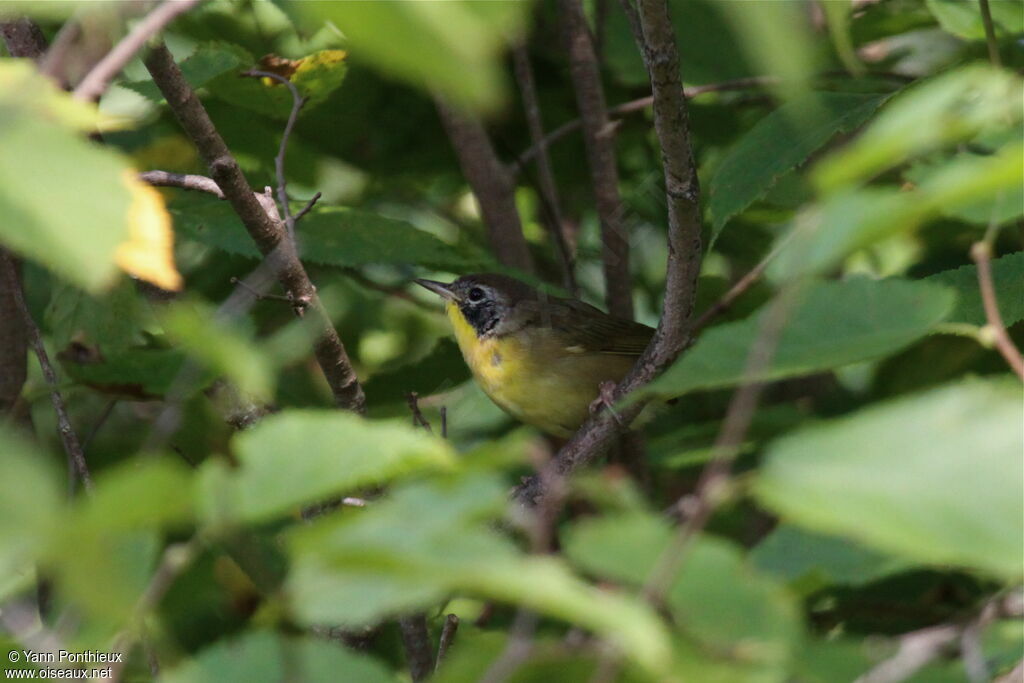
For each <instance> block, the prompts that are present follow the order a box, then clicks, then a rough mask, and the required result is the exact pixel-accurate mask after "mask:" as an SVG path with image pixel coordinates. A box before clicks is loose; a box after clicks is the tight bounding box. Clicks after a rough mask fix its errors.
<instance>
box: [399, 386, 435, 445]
mask: <svg viewBox="0 0 1024 683" xmlns="http://www.w3.org/2000/svg"><path fill="white" fill-rule="evenodd" d="M405 402H406V404H408V406H409V412H411V413H412V426H413V427H423V428H424V429H426V430H427V432H428V433H430V434H433V433H434V430H433V429H432V428H431V426H430V423H429V422H427V418H425V417H423V413H422V412H420V397H419V394H417V393H416V392H415V391H410V392H409V393H408V394H406V395H405Z"/></svg>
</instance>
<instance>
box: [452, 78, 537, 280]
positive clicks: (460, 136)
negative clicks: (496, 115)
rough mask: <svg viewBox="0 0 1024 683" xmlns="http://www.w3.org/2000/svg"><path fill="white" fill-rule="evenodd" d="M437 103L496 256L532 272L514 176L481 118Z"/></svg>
mask: <svg viewBox="0 0 1024 683" xmlns="http://www.w3.org/2000/svg"><path fill="white" fill-rule="evenodd" d="M436 103H437V112H438V114H439V115H440V117H441V123H442V124H443V125H444V128H445V131H446V132H447V133H448V139H449V140H451V143H452V147H453V148H454V149H455V155H456V156H457V157H458V159H459V166H460V167H461V168H462V173H463V175H465V176H466V180H467V181H468V182H469V186H470V188H471V189H472V190H473V194H474V195H476V199H477V201H478V202H479V203H480V212H481V213H482V214H483V218H484V223H485V224H486V225H487V234H488V238H489V239H490V243H491V248H492V249H493V250H494V255H495V256H496V257H497V258H498V261H499V262H500V263H501V264H502V265H505V266H510V267H513V268H519V269H520V270H524V271H527V272H532V271H533V258H532V257H531V256H530V249H529V246H528V245H527V244H526V238H525V237H523V226H522V223H520V221H519V211H518V210H517V209H516V201H515V183H514V182H513V180H512V174H511V173H510V172H509V170H508V168H506V167H505V165H504V164H503V163H502V162H501V160H499V159H498V155H497V154H496V153H495V151H494V147H493V145H491V140H490V138H489V137H488V136H487V131H486V130H484V127H483V124H482V123H480V120H479V119H477V118H476V117H474V116H472V115H470V114H466V113H463V112H460V111H456V110H455V109H454V108H453V107H452V106H450V105H449V104H447V103H446V102H443V101H442V100H441V99H440V98H437V100H436Z"/></svg>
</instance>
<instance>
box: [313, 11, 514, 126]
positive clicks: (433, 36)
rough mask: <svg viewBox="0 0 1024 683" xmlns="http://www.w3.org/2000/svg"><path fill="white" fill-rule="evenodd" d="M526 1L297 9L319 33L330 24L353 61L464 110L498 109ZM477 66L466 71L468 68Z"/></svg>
mask: <svg viewBox="0 0 1024 683" xmlns="http://www.w3.org/2000/svg"><path fill="white" fill-rule="evenodd" d="M528 8H529V3H527V2H485V3H480V2H466V1H459V0H456V1H453V2H416V3H406V2H343V3H333V2H332V3H327V2H311V3H302V4H300V5H299V6H298V7H297V8H296V10H297V11H298V12H299V13H301V14H302V15H304V16H305V17H306V18H307V19H309V20H310V22H309V23H310V25H312V26H313V27H314V28H315V27H319V25H320V22H322V21H325V20H326V21H330V22H333V23H334V24H335V25H336V26H337V27H338V29H340V30H341V32H342V33H343V34H344V35H345V38H346V40H347V44H348V46H349V47H350V48H351V53H352V56H353V58H355V59H357V60H365V61H366V62H368V63H372V64H373V65H374V66H376V67H378V68H380V69H382V70H383V71H385V72H387V73H389V74H391V75H393V76H396V77H398V78H400V79H402V80H404V81H407V82H409V83H411V84H412V85H414V86H417V87H422V88H426V89H427V90H429V91H434V90H436V91H438V92H440V93H442V94H443V95H445V96H447V97H449V98H451V99H452V100H455V101H457V102H459V103H461V104H464V105H468V106H473V107H477V108H486V107H493V106H494V105H495V104H497V102H498V100H499V98H500V96H501V88H502V84H503V74H502V66H501V63H500V58H501V55H502V52H503V51H504V49H505V46H506V45H508V44H509V42H510V41H514V40H516V39H517V38H518V36H519V35H520V34H521V33H522V32H523V30H524V26H525V20H526V15H527V10H528ZM467 64H472V65H473V68H471V69H467V68H466V65H467Z"/></svg>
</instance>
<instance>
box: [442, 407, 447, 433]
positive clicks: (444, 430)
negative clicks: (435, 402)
mask: <svg viewBox="0 0 1024 683" xmlns="http://www.w3.org/2000/svg"><path fill="white" fill-rule="evenodd" d="M441 438H442V439H447V438H448V406H441Z"/></svg>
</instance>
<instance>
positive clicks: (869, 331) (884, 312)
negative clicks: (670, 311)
mask: <svg viewBox="0 0 1024 683" xmlns="http://www.w3.org/2000/svg"><path fill="white" fill-rule="evenodd" d="M951 305H952V294H951V292H949V291H947V290H946V289H944V288H941V287H937V286H934V285H931V284H925V283H921V282H908V281H905V280H895V279H894V280H881V281H872V280H867V279H861V278H857V279H852V280H847V281H845V282H822V283H818V284H816V285H814V286H813V287H811V288H810V289H809V290H808V291H807V292H806V293H805V294H804V296H803V297H801V298H800V300H799V302H797V303H796V305H795V307H794V309H793V310H791V311H790V313H789V316H788V317H787V321H786V327H785V330H784V331H783V333H782V336H781V338H780V339H779V343H778V347H777V348H776V351H775V354H774V357H773V358H772V361H771V363H770V364H769V365H768V367H766V368H765V369H764V370H762V371H761V372H760V373H758V374H757V376H756V379H759V380H766V381H767V380H777V379H782V378H785V377H795V376H799V375H807V374H810V373H813V372H820V371H822V370H829V369H833V368H838V367H842V366H844V365H849V364H850V363H855V362H859V361H864V360H870V359H872V358H878V357H881V356H884V355H887V354H890V353H894V352H896V351H898V350H899V349H901V348H903V347H905V346H907V345H908V344H910V343H911V342H913V341H914V340H915V339H918V338H920V337H922V336H924V335H925V334H927V333H928V331H929V330H930V329H931V328H932V327H933V326H934V325H935V324H936V323H938V322H940V321H941V320H943V319H944V318H945V316H946V315H947V313H948V312H949V309H950V307H951ZM763 315H764V313H763V312H762V313H760V314H758V315H756V316H752V317H751V318H748V319H746V320H743V321H741V322H737V323H729V324H727V325H719V326H717V327H713V328H711V329H710V330H708V331H707V332H705V333H704V334H703V335H702V336H701V337H700V339H699V340H698V341H697V343H696V344H695V345H694V347H693V348H691V349H690V350H689V351H687V352H686V353H685V354H684V355H683V356H682V357H681V358H680V359H679V360H678V361H676V362H675V364H673V365H672V366H671V367H669V369H668V370H666V371H665V373H664V374H663V375H662V376H661V377H659V378H658V379H656V380H655V381H654V382H652V383H651V384H650V385H648V386H647V388H646V389H644V390H643V391H642V392H640V393H641V394H642V395H652V394H655V395H659V396H664V397H672V396H679V395H680V394H684V393H686V392H688V391H693V390H695V389H713V388H719V387H727V386H732V385H735V384H738V383H740V382H742V381H744V368H745V366H746V362H747V355H748V353H749V350H750V347H751V345H752V344H753V343H754V341H755V340H756V339H757V338H758V335H759V329H760V318H761V317H762V316H763Z"/></svg>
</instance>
